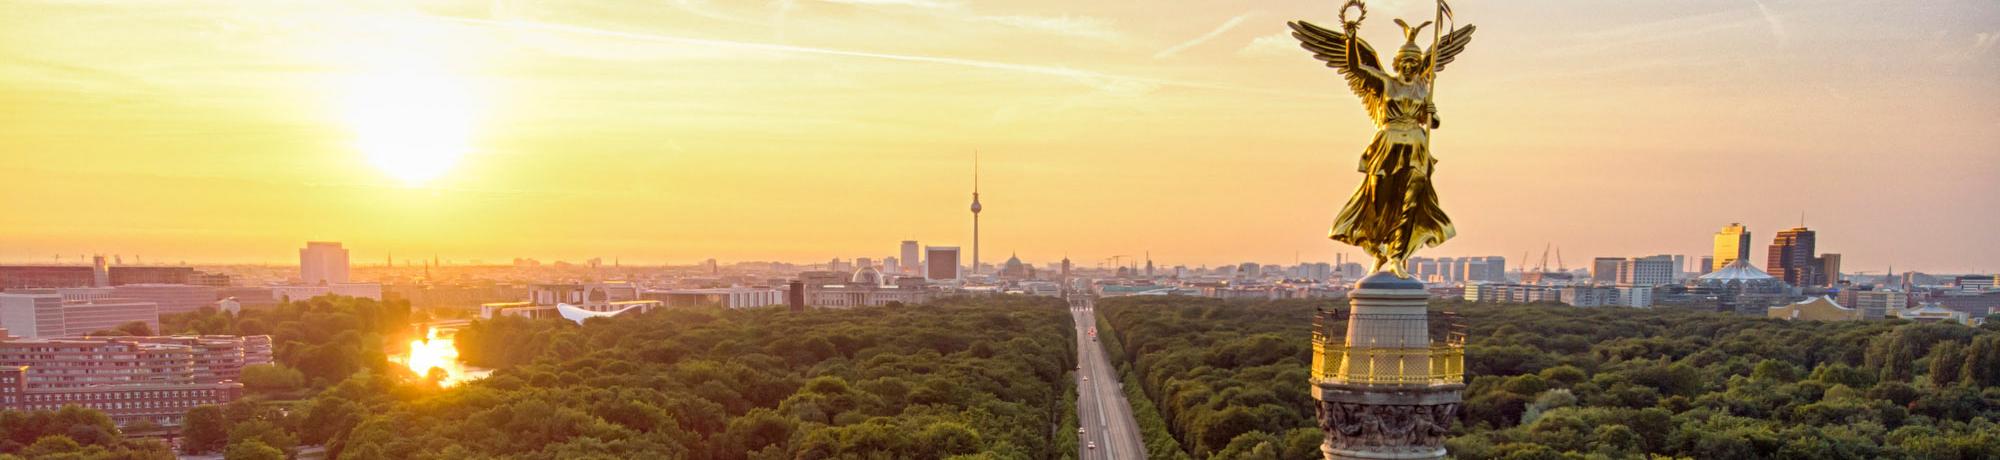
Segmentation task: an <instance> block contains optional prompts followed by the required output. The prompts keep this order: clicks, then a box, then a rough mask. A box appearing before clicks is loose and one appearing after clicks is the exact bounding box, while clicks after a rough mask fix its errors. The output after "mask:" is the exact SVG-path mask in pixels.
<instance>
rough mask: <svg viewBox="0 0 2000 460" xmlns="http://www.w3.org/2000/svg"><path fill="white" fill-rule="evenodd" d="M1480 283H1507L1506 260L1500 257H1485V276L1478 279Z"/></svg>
mask: <svg viewBox="0 0 2000 460" xmlns="http://www.w3.org/2000/svg"><path fill="white" fill-rule="evenodd" d="M1480 281H1490V282H1495V283H1500V282H1505V281H1507V258H1506V257H1501V256H1486V276H1485V277H1482V278H1480Z"/></svg>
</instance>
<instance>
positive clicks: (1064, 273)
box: [1061, 256, 1069, 298]
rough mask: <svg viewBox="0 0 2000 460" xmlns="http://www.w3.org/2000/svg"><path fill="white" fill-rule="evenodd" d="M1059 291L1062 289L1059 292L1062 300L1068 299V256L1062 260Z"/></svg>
mask: <svg viewBox="0 0 2000 460" xmlns="http://www.w3.org/2000/svg"><path fill="white" fill-rule="evenodd" d="M1061 289H1062V291H1061V292H1062V296H1063V298H1069V256H1063V260H1062V286H1061Z"/></svg>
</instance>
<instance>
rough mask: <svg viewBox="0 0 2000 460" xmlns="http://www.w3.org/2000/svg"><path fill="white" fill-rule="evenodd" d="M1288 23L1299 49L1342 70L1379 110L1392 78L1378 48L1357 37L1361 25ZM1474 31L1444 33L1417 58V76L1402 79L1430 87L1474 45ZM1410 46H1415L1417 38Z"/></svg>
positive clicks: (1372, 108) (1363, 97) (1349, 83)
mask: <svg viewBox="0 0 2000 460" xmlns="http://www.w3.org/2000/svg"><path fill="white" fill-rule="evenodd" d="M1287 24H1289V25H1291V27H1292V38H1297V39H1298V40H1299V46H1300V47H1302V48H1305V49H1306V51H1311V52H1312V53H1313V58H1315V59H1319V60H1320V61H1323V62H1326V66H1327V67H1332V68H1334V69H1336V70H1339V71H1340V73H1341V75H1344V76H1346V77H1347V86H1348V87H1349V88H1351V89H1353V90H1354V94H1355V95H1358V96H1361V100H1362V102H1363V103H1365V104H1367V105H1368V107H1369V110H1370V111H1371V112H1372V111H1375V110H1379V109H1380V107H1381V102H1380V100H1381V98H1382V95H1383V91H1384V86H1385V85H1387V84H1388V79H1389V78H1391V77H1390V76H1389V74H1388V73H1387V72H1385V71H1383V70H1382V62H1381V58H1379V57H1377V55H1376V54H1375V47H1373V46H1369V45H1368V41H1366V40H1362V39H1361V37H1359V36H1356V35H1355V33H1354V32H1355V26H1356V25H1358V24H1355V23H1349V24H1348V25H1347V26H1345V27H1343V29H1344V31H1336V30H1331V29H1327V28H1325V27H1320V26H1317V25H1313V24H1312V23H1310V22H1305V21H1292V22H1289V23H1287ZM1475 29H1476V27H1474V26H1465V27H1462V28H1457V29H1453V30H1452V31H1451V32H1448V33H1446V34H1444V36H1443V37H1442V38H1439V39H1438V40H1437V43H1434V44H1432V46H1431V49H1430V50H1429V51H1428V52H1425V53H1423V55H1422V56H1421V57H1419V58H1418V59H1419V60H1418V62H1417V66H1416V69H1417V71H1416V72H1415V73H1416V74H1415V75H1403V78H1407V79H1412V80H1418V81H1420V82H1421V84H1424V85H1429V84H1430V79H1431V78H1433V77H1435V76H1436V75H1437V72H1438V71H1439V70H1443V69H1444V66H1445V64H1450V63H1451V61H1452V59H1454V58H1457V57H1458V53H1460V52H1464V51H1465V45H1466V44H1468V43H1471V42H1472V31H1473V30H1475ZM1409 46H1412V47H1414V46H1415V43H1414V37H1412V44H1411V45H1409Z"/></svg>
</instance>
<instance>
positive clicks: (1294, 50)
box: [1236, 30, 1304, 57]
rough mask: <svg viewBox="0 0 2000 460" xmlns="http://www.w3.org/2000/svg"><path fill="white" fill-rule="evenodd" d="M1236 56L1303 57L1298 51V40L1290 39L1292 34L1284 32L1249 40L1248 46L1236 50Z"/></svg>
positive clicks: (1301, 52)
mask: <svg viewBox="0 0 2000 460" xmlns="http://www.w3.org/2000/svg"><path fill="white" fill-rule="evenodd" d="M1236 55H1238V56H1257V57H1270V56H1287V55H1295V56H1304V54H1303V51H1302V50H1300V49H1299V42H1298V39H1295V38H1292V33H1291V32H1290V31H1284V30H1281V31H1277V32H1273V33H1271V34H1270V35H1264V36H1260V37H1257V38H1253V39H1250V44H1248V45H1243V48H1242V49H1238V50H1236Z"/></svg>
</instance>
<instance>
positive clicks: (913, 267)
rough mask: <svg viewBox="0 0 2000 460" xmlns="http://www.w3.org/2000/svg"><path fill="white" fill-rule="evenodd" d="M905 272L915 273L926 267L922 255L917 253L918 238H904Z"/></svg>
mask: <svg viewBox="0 0 2000 460" xmlns="http://www.w3.org/2000/svg"><path fill="white" fill-rule="evenodd" d="M902 250H903V274H906V275H914V274H917V272H919V271H922V270H923V268H924V265H923V259H922V257H923V256H922V255H920V254H917V240H903V247H902Z"/></svg>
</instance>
